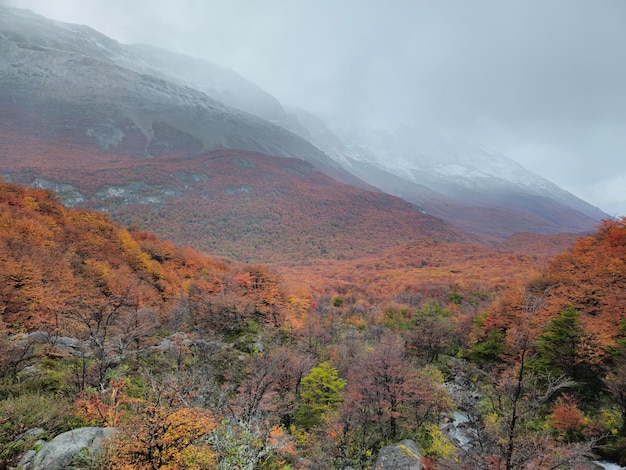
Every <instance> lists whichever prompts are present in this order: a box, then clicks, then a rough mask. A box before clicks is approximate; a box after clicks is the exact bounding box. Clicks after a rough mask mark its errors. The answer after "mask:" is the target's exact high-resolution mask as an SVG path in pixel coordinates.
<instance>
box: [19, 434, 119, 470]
mask: <svg viewBox="0 0 626 470" xmlns="http://www.w3.org/2000/svg"><path fill="white" fill-rule="evenodd" d="M114 433H115V429H114V428H94V427H87V428H79V429H74V430H72V431H68V432H64V433H63V434H59V435H58V436H56V437H55V438H54V439H52V440H51V441H50V442H46V443H45V444H44V445H43V447H42V448H41V450H40V451H39V452H37V453H36V454H33V452H32V451H31V452H27V454H26V455H25V456H24V457H25V458H23V459H22V461H21V462H20V466H21V467H22V468H23V469H24V470H49V469H53V468H54V469H62V468H67V467H68V466H70V465H71V463H72V460H74V458H75V457H76V455H77V454H78V453H79V452H80V451H82V450H83V449H89V451H90V452H92V453H96V452H97V451H98V449H99V448H100V447H101V446H102V443H103V442H104V441H105V440H106V439H107V438H109V437H111V436H112V435H113V434H114Z"/></svg>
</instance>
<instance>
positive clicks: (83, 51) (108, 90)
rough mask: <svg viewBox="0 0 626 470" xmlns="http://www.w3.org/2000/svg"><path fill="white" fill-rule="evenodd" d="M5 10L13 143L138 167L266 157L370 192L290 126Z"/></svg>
mask: <svg viewBox="0 0 626 470" xmlns="http://www.w3.org/2000/svg"><path fill="white" fill-rule="evenodd" d="M0 9H1V10H0V11H1V15H0V33H1V34H0V61H1V62H0V63H1V64H2V65H0V67H1V68H0V72H1V73H0V105H1V106H2V109H3V113H2V125H3V127H4V128H5V129H7V131H8V132H9V135H8V138H9V139H11V138H12V137H15V136H16V135H17V136H19V137H20V138H21V139H23V140H24V141H28V139H30V138H35V139H37V138H43V139H44V140H45V139H48V140H50V141H54V142H55V143H58V142H65V143H66V144H68V145H71V146H72V147H74V148H76V147H80V148H82V149H83V150H84V151H85V152H86V153H88V154H90V155H91V156H100V157H103V156H105V158H106V155H109V154H114V155H117V156H118V159H119V158H128V159H133V160H136V159H145V158H151V157H158V156H161V155H166V154H172V153H179V152H186V153H187V154H189V155H194V154H198V153H203V152H206V151H211V150H217V149H224V148H227V149H238V150H243V151H252V152H262V153H265V154H269V155H276V156H288V157H295V158H300V159H304V160H307V161H309V162H311V163H313V164H315V165H316V167H317V168H318V169H320V170H321V171H324V172H326V173H328V174H330V175H332V176H333V177H335V178H337V179H340V180H342V181H345V182H348V183H351V184H355V185H360V186H361V187H365V186H367V185H366V184H365V183H363V182H361V181H359V180H358V179H357V178H356V177H354V176H353V175H351V174H349V173H348V172H346V171H345V170H344V169H342V168H341V166H340V165H338V164H337V163H336V162H334V161H333V160H332V159H330V158H329V157H328V156H326V155H325V154H324V153H322V152H321V151H320V150H318V149H317V148H316V147H314V146H313V145H312V144H310V143H309V142H307V141H305V140H304V139H302V138H300V137H298V136H296V135H295V134H293V133H291V132H289V131H287V130H285V129H283V128H282V127H279V126H277V125H275V124H273V123H271V122H269V121H267V120H264V119H262V118H259V117H257V116H253V115H252V114H249V113H246V112H244V111H241V110H238V109H235V108H232V107H229V106H227V105H225V104H223V103H221V102H219V101H216V100H215V99H213V98H211V97H209V96H208V95H207V94H205V93H203V92H201V91H198V90H196V89H193V88H190V87H188V86H185V85H181V84H178V83H177V82H175V81H174V79H172V80H170V79H169V78H167V77H166V79H164V78H163V75H162V73H160V72H158V71H156V70H153V69H150V68H148V67H147V66H146V65H144V64H145V61H144V60H143V59H142V58H141V56H140V55H138V54H139V52H140V51H138V50H136V49H134V48H130V47H126V46H123V45H121V44H119V43H117V42H116V41H114V40H112V39H110V38H108V37H106V36H104V35H102V34H100V33H98V32H96V31H94V30H92V29H90V28H87V27H82V26H77V25H69V24H64V23H59V22H55V21H52V20H48V19H46V18H44V17H42V16H39V15H35V14H33V13H31V12H29V11H26V10H17V9H13V8H7V7H4V6H0ZM96 150H101V151H102V152H97V151H96ZM22 157H23V154H18V155H13V159H14V160H17V161H19V160H20V159H21V158H22ZM91 163H92V164H95V165H96V166H97V164H98V161H92V162H91Z"/></svg>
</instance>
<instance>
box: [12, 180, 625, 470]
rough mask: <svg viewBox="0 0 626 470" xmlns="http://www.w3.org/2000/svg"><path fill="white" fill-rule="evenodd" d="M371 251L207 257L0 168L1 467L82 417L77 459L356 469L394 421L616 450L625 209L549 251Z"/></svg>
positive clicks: (412, 427)
mask: <svg viewBox="0 0 626 470" xmlns="http://www.w3.org/2000/svg"><path fill="white" fill-rule="evenodd" d="M394 252H396V253H395V254H394ZM397 252H399V253H397ZM389 253H391V255H390V256H386V257H385V256H382V257H375V256H371V257H368V258H362V259H360V260H356V261H353V262H351V263H352V264H348V263H338V262H337V263H335V262H330V261H324V262H320V263H313V262H311V263H310V265H309V268H310V270H309V271H310V272H309V273H308V275H307V273H306V267H305V266H302V267H293V266H291V267H286V266H282V267H270V266H266V265H258V264H252V265H250V264H243V263H238V262H235V261H230V260H226V259H223V260H218V259H215V258H211V257H208V256H206V255H200V254H198V253H197V252H194V251H192V250H190V249H187V248H180V247H177V246H175V245H173V244H171V243H169V242H164V241H160V240H159V239H157V238H156V237H155V236H153V235H150V234H149V233H145V232H140V231H138V230H136V229H132V228H131V229H125V228H122V227H120V226H118V225H115V224H114V223H112V222H111V220H110V219H109V218H108V216H107V215H105V214H102V213H98V212H92V211H84V210H73V209H67V208H65V207H64V206H63V205H61V204H60V202H59V201H58V200H57V199H56V198H55V196H54V195H53V194H52V193H50V192H48V191H43V190H36V189H27V188H23V187H20V186H17V185H13V184H9V183H0V410H1V413H0V467H1V468H8V467H11V466H14V465H15V464H16V462H17V460H18V458H19V456H20V455H21V454H22V453H23V452H24V451H25V450H27V449H29V448H31V447H32V446H33V445H35V442H34V441H35V438H34V437H32V436H33V434H32V433H29V432H28V431H32V430H33V429H35V428H41V429H42V431H43V434H40V435H39V437H38V438H41V437H43V438H44V439H50V438H51V437H53V436H55V435H57V434H59V433H60V432H63V431H65V430H69V429H74V428H78V427H82V426H88V425H89V426H103V427H104V426H107V427H115V428H116V429H117V430H118V432H117V434H116V436H115V437H114V438H113V439H112V440H111V441H110V442H109V443H108V444H107V446H106V447H105V448H104V449H103V450H102V452H101V454H100V455H99V456H97V458H93V459H90V460H89V461H84V462H81V463H77V465H79V466H81V465H82V466H83V467H85V468H140V469H141V468H145V469H157V468H158V469H176V468H181V469H182V468H224V469H226V468H249V469H257V468H259V469H278V468H293V469H307V468H311V469H312V468H316V469H317V468H345V467H348V466H350V467H352V468H370V467H371V465H372V463H373V461H374V459H375V457H376V453H377V452H378V450H379V449H380V448H381V447H382V446H384V445H386V444H389V443H393V442H397V441H399V440H401V439H404V438H410V439H414V440H416V442H417V443H418V445H419V447H420V449H421V451H422V453H423V455H424V463H425V465H427V466H428V467H429V468H472V469H474V468H485V469H494V468H495V469H514V468H559V466H562V467H566V468H576V466H577V465H582V464H583V463H584V462H585V459H587V458H588V457H589V456H590V455H591V454H592V453H596V454H597V453H601V454H603V455H604V456H607V457H610V458H613V459H615V460H619V459H620V458H622V459H623V458H624V449H625V448H626V424H625V418H626V400H625V398H624V397H625V396H626V385H625V380H626V372H625V371H626V322H625V321H624V314H623V312H624V307H625V305H624V302H625V301H624V298H623V292H624V288H625V287H626V285H625V284H626V219H620V220H614V221H606V222H604V223H603V224H602V225H601V226H600V227H598V230H597V231H596V232H594V233H593V234H591V235H590V236H588V237H583V238H581V239H579V240H578V241H577V242H576V244H575V245H574V246H573V247H572V248H571V249H569V250H566V251H565V252H563V253H562V254H559V255H556V256H554V257H553V258H551V260H550V261H549V262H547V263H544V262H543V258H541V259H540V258H537V257H532V256H529V255H523V256H522V255H515V254H511V253H506V252H499V253H495V252H493V251H489V250H487V249H486V248H484V247H482V248H470V247H469V246H463V245H457V244H453V243H443V242H437V243H435V242H432V243H431V242H427V241H420V242H415V243H413V244H411V245H407V246H406V247H404V248H398V247H395V248H393V249H391V251H390V252H389ZM279 273H280V274H279ZM455 418H456V419H455ZM461 418H462V419H461ZM459 421H463V424H462V426H461V427H459V429H460V432H461V433H462V434H463V439H461V440H455V439H454V438H453V434H454V433H453V432H451V431H452V428H453V425H455V424H458V422H459ZM457 431H458V429H457ZM457 434H458V432H457Z"/></svg>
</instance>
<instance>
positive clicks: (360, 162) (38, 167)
mask: <svg viewBox="0 0 626 470" xmlns="http://www.w3.org/2000/svg"><path fill="white" fill-rule="evenodd" d="M0 8H1V13H2V14H1V15H0V33H1V34H0V106H2V109H3V113H2V115H1V116H0V124H1V126H0V139H1V140H2V142H3V146H2V149H0V164H2V167H3V170H2V173H3V175H4V176H5V178H6V179H13V180H14V181H17V182H20V183H21V184H35V185H40V184H43V185H49V186H50V187H53V188H62V187H65V186H64V185H68V184H70V185H71V183H70V182H69V179H66V173H68V171H67V170H68V169H71V170H72V171H74V170H75V169H76V170H81V171H82V173H81V178H87V177H88V178H89V179H92V180H93V179H94V178H96V179H97V177H99V175H100V176H101V175H102V172H103V171H108V170H109V169H110V165H123V162H126V164H127V165H128V166H132V165H134V164H135V163H137V162H143V163H145V164H146V165H148V166H150V165H153V161H154V160H159V159H162V158H163V157H186V158H188V159H189V160H190V163H189V164H190V165H194V163H191V161H192V160H194V158H196V157H198V156H201V155H204V154H207V153H211V152H215V151H222V150H234V151H240V152H244V153H253V154H263V155H270V156H277V157H287V158H294V159H298V160H304V161H306V162H308V163H309V164H311V165H313V166H314V167H315V168H316V169H317V170H318V171H320V172H322V173H323V174H325V175H327V176H330V177H331V178H333V179H335V180H338V181H341V182H343V183H347V184H349V185H352V186H354V187H357V188H361V189H365V190H369V191H374V192H379V191H383V192H385V193H388V194H392V195H395V196H398V197H402V198H404V199H405V200H407V201H409V202H410V203H411V204H414V205H415V206H416V207H418V208H419V210H421V211H423V212H425V213H427V214H429V215H432V216H436V217H440V218H443V219H444V220H445V221H446V222H448V223H449V224H452V225H454V226H457V227H460V228H461V230H464V231H466V232H470V233H473V234H476V235H478V236H479V237H482V238H483V239H484V240H486V241H488V242H489V243H492V244H497V243H499V242H501V241H503V240H504V239H506V238H508V237H509V236H511V235H513V234H514V233H516V232H535V233H543V234H555V233H560V232H566V231H567V232H584V231H588V230H590V229H592V228H593V227H594V226H595V224H596V223H597V222H598V221H599V220H600V219H601V218H603V217H604V215H603V214H602V213H601V212H600V211H599V210H597V209H596V208H594V207H591V206H590V205H589V204H587V203H584V202H583V201H580V200H578V199H577V198H575V197H574V196H572V195H571V194H569V193H567V192H565V191H563V190H561V189H560V188H558V187H556V186H555V185H553V184H552V183H550V182H548V181H546V180H544V179H542V178H541V177H539V176H537V175H533V174H532V173H530V172H528V171H527V170H525V169H523V168H521V167H520V166H519V165H516V164H515V163H514V162H512V161H510V160H508V159H507V158H506V157H504V156H503V155H499V154H497V153H494V152H488V151H485V150H484V149H482V148H479V147H477V146H473V145H470V144H468V143H464V142H460V141H458V140H445V139H443V138H433V137H432V136H427V135H426V136H425V135H423V132H420V131H419V130H416V129H406V130H404V131H402V132H398V133H396V134H393V135H385V134H380V133H376V132H371V133H370V134H368V135H366V136H363V135H356V134H355V135H346V136H343V137H342V138H339V137H337V136H336V135H334V134H333V133H332V132H331V131H329V130H328V129H327V128H326V127H325V125H324V124H323V123H322V122H321V121H319V120H317V119H316V118H315V117H314V116H311V115H309V114H306V113H304V112H286V111H285V110H284V109H283V107H282V106H281V104H280V103H279V102H278V101H277V100H275V99H274V98H273V97H271V96H270V95H269V94H267V93H266V92H264V91H263V90H261V89H259V88H258V87H256V86H254V85H253V84H251V83H250V82H248V81H246V80H245V79H244V78H242V77H240V76H238V75H237V74H235V73H234V72H231V71H228V70H225V69H222V68H220V67H219V66H216V65H213V64H210V63H207V62H204V61H201V60H197V59H192V58H189V57H185V56H182V55H179V54H173V53H170V52H167V51H162V50H159V49H155V48H152V47H149V46H129V45H124V44H120V43H118V42H117V41H114V40H113V39H111V38H108V37H106V36H104V35H102V34H100V33H98V32H97V31H94V30H92V29H90V28H87V27H83V26H78V25H71V24H65V23H60V22H56V21H52V20H48V19H46V18H44V17H41V16H39V15H35V14H33V13H31V12H28V11H25V10H16V9H12V8H7V7H4V6H0ZM251 113H254V114H251ZM296 134H298V135H296ZM320 149H322V150H323V151H322V150H320ZM324 152H326V153H324ZM181 165H182V163H181ZM135 168H136V167H135ZM133 171H135V170H133ZM89 172H91V175H88V173H89ZM121 173H123V171H122V169H121V166H120V167H118V173H117V174H118V175H121ZM120 177H121V176H120ZM70 178H71V177H70ZM121 178H122V179H128V178H125V177H121ZM42 182H43V183H42ZM109 184H110V186H112V185H113V184H112V183H109ZM139 184H144V185H148V186H150V185H151V184H152V182H151V181H150V179H149V178H143V179H142V180H141V182H140V183H139ZM246 184H247V182H236V185H238V186H237V187H244V186H246ZM262 184H266V183H262ZM73 186H74V185H73ZM169 186H170V187H169V188H168V190H169V189H172V188H171V187H172V186H175V185H174V184H170V185H169ZM100 187H101V188H100V189H102V190H103V191H107V190H108V189H107V187H105V185H104V183H103V184H102V185H100ZM67 189H68V191H69V192H70V193H72V192H73V191H76V192H77V194H75V195H74V196H72V195H71V194H70V195H69V197H68V198H66V199H64V201H65V202H67V203H70V204H73V203H78V202H79V200H80V199H81V197H82V196H80V195H79V194H82V192H84V191H85V190H87V189H89V188H85V187H78V186H76V187H75V189H72V188H70V187H67ZM161 189H162V188H159V187H158V185H157V186H155V187H154V188H150V189H148V188H146V190H147V191H148V192H149V191H153V192H155V193H159V191H160V190H161ZM173 191H174V193H176V190H173ZM369 197H371V196H367V198H369ZM91 199H92V200H93V199H95V197H91ZM94 203H95V201H94ZM382 204H383V205H384V204H386V203H382ZM108 206H109V202H107V201H104V202H103V203H102V204H101V208H108ZM357 210H361V209H357ZM121 212H124V211H121ZM131 212H132V211H131ZM139 212H141V211H139ZM340 212H341V211H340ZM204 215H205V214H200V216H201V218H202V217H204ZM113 216H114V217H115V218H117V217H118V214H117V213H114V214H113ZM307 217H308V215H305V216H304V218H305V219H306V218H307ZM139 218H140V219H141V218H144V219H145V216H144V215H141V216H140V217H139ZM116 220H119V221H120V222H124V223H128V222H129V221H131V220H132V221H133V223H137V224H138V225H139V226H141V227H146V225H143V222H141V221H140V220H139V221H138V220H137V217H135V216H134V215H129V214H126V213H124V214H122V213H120V214H119V219H116ZM163 220H164V219H163V218H160V217H156V218H154V221H155V223H157V225H155V226H154V227H151V228H153V229H154V230H155V231H156V232H158V233H159V234H161V235H163V236H167V237H173V238H174V239H175V240H176V241H179V242H181V243H188V240H187V239H186V238H184V236H182V237H181V238H178V235H177V234H172V232H171V227H167V226H164V227H159V226H158V224H160V223H161V222H162V221H163ZM180 221H181V222H182V220H180ZM168 223H169V222H168V221H165V224H166V225H167V224H168ZM203 223H204V222H201V224H203ZM253 223H254V222H253ZM304 225H305V226H307V225H310V224H308V223H307V222H305V224H304ZM394 225H397V223H396V222H392V221H388V224H387V226H394ZM406 228H407V229H408V230H410V231H414V230H415V228H414V227H412V228H411V227H406ZM280 231H281V232H285V233H294V228H292V227H291V226H286V227H284V228H281V229H280ZM314 232H316V231H314ZM367 232H368V233H369V234H370V236H371V235H372V233H373V232H372V231H371V230H367ZM317 233H319V230H317ZM328 233H329V234H331V235H332V231H330V232H328ZM195 235H196V236H194V239H195V240H196V242H197V243H199V240H200V238H201V237H198V236H197V235H198V233H196V234H195ZM224 235H225V237H224V238H233V235H232V234H230V233H225V234H224ZM377 237H378V238H380V239H381V241H383V242H385V241H386V240H385V237H384V236H382V235H377ZM340 238H341V237H340ZM392 238H393V237H392ZM313 239H314V240H313V242H312V243H313V244H314V245H317V246H316V247H305V251H307V254H306V256H310V255H313V256H319V254H320V253H323V252H324V250H325V248H324V247H323V246H322V245H324V243H325V242H326V241H321V240H318V239H317V237H316V236H315V235H314V236H313ZM248 240H249V241H250V242H251V243H252V244H257V245H259V244H260V243H261V242H262V240H260V239H255V238H254V237H252V236H251V235H248ZM242 243H243V242H241V241H240V242H237V243H236V245H240V244H242ZM306 243H307V244H308V241H307V242H306ZM391 243H392V244H393V243H395V242H393V241H392V242H391ZM196 247H198V248H201V249H207V248H212V247H213V245H212V244H211V243H210V242H209V243H208V244H205V245H204V246H202V247H201V246H200V245H196ZM251 249H252V248H251V247H250V246H248V247H247V248H245V249H244V251H246V250H247V251H248V253H243V252H242V253H240V251H241V248H240V247H239V246H234V247H229V248H228V251H227V252H228V253H229V254H230V255H232V256H237V257H242V259H244V258H245V259H251V258H250V253H249V251H250V250H251ZM349 250H350V249H349V248H348V253H345V254H341V256H348V257H352V255H351V254H350V253H349ZM274 251H275V250H274ZM326 251H329V250H328V249H326ZM330 251H333V253H332V254H330V255H329V256H331V257H333V256H340V255H339V254H338V253H336V250H335V249H333V248H332V247H331V249H330ZM366 252H371V250H370V249H369V248H365V249H364V250H363V253H366ZM357 255H358V254H357ZM259 259H260V260H268V259H271V258H270V257H268V255H267V254H263V257H262V258H259Z"/></svg>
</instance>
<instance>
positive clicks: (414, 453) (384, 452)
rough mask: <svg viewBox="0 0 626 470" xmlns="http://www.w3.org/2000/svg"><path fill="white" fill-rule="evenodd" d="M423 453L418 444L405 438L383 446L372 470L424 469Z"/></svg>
mask: <svg viewBox="0 0 626 470" xmlns="http://www.w3.org/2000/svg"><path fill="white" fill-rule="evenodd" d="M421 458H422V454H421V453H420V450H419V449H418V447H417V444H416V443H415V442H414V441H412V440H410V439H405V440H403V441H401V442H399V443H397V444H393V445H390V446H386V447H383V448H382V449H381V450H380V452H379V453H378V458H377V459H376V463H375V464H374V466H373V467H372V470H423V468H424V467H423V466H422V462H421Z"/></svg>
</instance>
